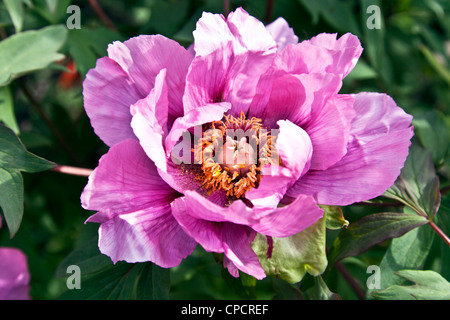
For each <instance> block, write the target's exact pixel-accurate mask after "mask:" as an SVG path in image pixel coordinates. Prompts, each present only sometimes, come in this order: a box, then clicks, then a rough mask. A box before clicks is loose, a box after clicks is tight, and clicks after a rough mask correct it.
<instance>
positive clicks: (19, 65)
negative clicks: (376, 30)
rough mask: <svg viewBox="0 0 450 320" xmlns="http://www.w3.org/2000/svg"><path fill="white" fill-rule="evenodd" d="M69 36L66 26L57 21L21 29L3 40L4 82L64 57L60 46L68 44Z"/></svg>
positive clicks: (0, 79) (0, 73)
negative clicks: (57, 23) (20, 31)
mask: <svg viewBox="0 0 450 320" xmlns="http://www.w3.org/2000/svg"><path fill="white" fill-rule="evenodd" d="M66 36H67V29H66V27H64V26H62V25H55V26H49V27H45V28H43V29H40V30H31V31H25V32H22V33H18V34H15V35H12V36H10V37H8V38H6V39H5V40H3V41H1V42H0V61H2V63H1V64H0V86H4V85H6V84H8V83H9V82H10V81H11V80H13V79H14V78H17V77H19V76H21V75H23V74H25V73H28V72H31V71H36V70H39V69H43V68H45V67H47V66H48V65H49V64H50V63H52V62H54V61H58V60H60V59H62V58H63V57H64V56H63V55H62V54H61V53H58V50H59V49H60V48H61V47H62V45H63V44H64V42H65V40H66Z"/></svg>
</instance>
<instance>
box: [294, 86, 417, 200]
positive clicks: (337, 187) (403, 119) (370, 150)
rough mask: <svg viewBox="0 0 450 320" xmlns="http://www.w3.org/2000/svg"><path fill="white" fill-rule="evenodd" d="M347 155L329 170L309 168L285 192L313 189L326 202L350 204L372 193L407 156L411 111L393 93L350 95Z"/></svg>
mask: <svg viewBox="0 0 450 320" xmlns="http://www.w3.org/2000/svg"><path fill="white" fill-rule="evenodd" d="M354 99H355V101H354V105H353V107H354V110H355V117H354V119H353V120H352V123H351V130H350V140H349V143H348V146H347V153H346V155H345V156H344V157H343V158H342V159H341V160H340V161H338V162H337V163H336V164H334V165H333V166H331V167H330V168H328V169H327V170H324V171H321V170H310V171H309V172H308V173H307V174H306V175H304V176H303V177H302V178H301V179H299V180H298V181H297V182H296V183H295V185H294V186H293V187H292V188H291V189H290V190H288V192H287V196H289V197H294V198H295V197H296V196H298V195H300V194H308V195H312V196H314V197H315V198H316V200H317V202H318V203H320V204H325V205H341V206H344V205H349V204H352V203H354V202H359V201H365V200H369V199H372V198H375V197H377V196H379V195H381V194H382V193H383V192H384V191H386V190H387V189H388V188H389V187H390V186H391V185H392V184H393V183H394V182H395V180H396V179H397V177H398V176H399V174H400V170H401V168H402V167H403V165H404V162H405V160H406V157H407V156H408V150H409V146H410V144H411V141H410V139H411V137H412V136H413V134H414V132H413V128H412V127H410V124H411V120H412V117H411V116H410V115H408V114H406V113H405V112H404V111H403V110H402V109H401V108H399V107H398V106H397V105H396V104H395V102H394V101H393V100H392V98H391V97H389V96H387V95H385V94H379V93H359V94H357V95H354Z"/></svg>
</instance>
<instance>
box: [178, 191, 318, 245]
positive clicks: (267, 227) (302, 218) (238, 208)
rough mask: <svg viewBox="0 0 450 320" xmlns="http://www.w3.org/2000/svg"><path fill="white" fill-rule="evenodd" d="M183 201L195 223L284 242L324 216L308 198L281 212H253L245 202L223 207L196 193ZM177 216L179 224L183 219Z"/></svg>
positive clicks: (190, 194) (191, 193)
mask: <svg viewBox="0 0 450 320" xmlns="http://www.w3.org/2000/svg"><path fill="white" fill-rule="evenodd" d="M183 199H184V200H183V203H184V205H185V206H186V208H189V212H188V215H189V216H190V218H192V219H196V220H204V221H209V222H216V223H222V222H223V223H233V224H236V225H244V226H248V227H250V228H252V229H253V230H255V231H257V232H259V233H262V234H264V235H266V236H273V237H280V238H282V237H288V236H291V235H293V234H296V233H299V232H300V231H302V230H304V229H306V228H308V227H309V226H311V225H313V224H314V223H315V222H316V221H317V220H318V219H320V218H321V217H322V216H323V210H322V209H320V208H319V207H318V206H317V204H316V202H315V200H314V199H313V198H312V197H310V196H306V195H302V196H300V197H298V198H297V199H296V200H295V201H294V202H293V203H292V204H290V205H288V206H284V207H281V208H258V207H255V208H250V207H248V206H246V205H245V203H244V202H243V201H242V200H237V201H234V202H233V203H232V204H231V205H230V206H228V207H220V206H218V205H216V204H214V203H212V202H211V201H209V200H208V199H206V198H205V197H203V196H201V195H200V194H198V193H196V192H193V191H187V192H186V193H185V196H184V198H183ZM174 215H175V217H176V219H177V220H179V215H177V214H175V213H174ZM186 229H187V228H186V227H185V230H186ZM188 233H189V232H188ZM211 249H212V247H211Z"/></svg>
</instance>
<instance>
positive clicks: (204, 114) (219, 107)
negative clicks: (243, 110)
mask: <svg viewBox="0 0 450 320" xmlns="http://www.w3.org/2000/svg"><path fill="white" fill-rule="evenodd" d="M230 107H231V105H230V103H228V102H220V103H210V104H207V105H204V106H201V107H198V108H195V109H192V110H190V111H188V112H187V113H186V114H185V115H184V116H183V117H180V118H178V119H177V120H175V122H174V124H173V126H172V128H171V130H170V132H169V134H168V135H167V137H166V139H165V147H166V154H167V156H168V157H169V156H171V157H172V158H173V162H175V163H179V162H180V161H179V160H178V159H179V157H180V156H179V155H178V154H171V153H172V149H173V147H174V146H175V145H176V144H177V143H178V142H179V140H180V138H181V137H182V136H183V134H185V133H186V132H187V130H188V129H190V128H193V127H195V126H201V125H202V124H205V123H210V122H213V121H218V120H221V119H222V118H223V114H224V113H225V112H227V111H228V110H229V109H230ZM185 140H188V141H184V143H185V144H186V147H188V149H186V151H188V152H189V154H190V153H191V145H190V143H191V142H192V140H193V137H192V136H191V135H189V136H187V137H186V139H185Z"/></svg>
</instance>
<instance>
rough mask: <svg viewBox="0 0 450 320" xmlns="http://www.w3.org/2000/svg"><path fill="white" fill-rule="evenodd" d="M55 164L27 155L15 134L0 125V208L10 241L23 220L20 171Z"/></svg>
mask: <svg viewBox="0 0 450 320" xmlns="http://www.w3.org/2000/svg"><path fill="white" fill-rule="evenodd" d="M54 166H55V164H54V163H53V162H50V161H47V160H45V159H43V158H40V157H38V156H35V155H34V154H32V153H30V152H28V151H27V150H26V149H25V147H24V146H23V144H22V143H21V142H20V140H19V138H18V137H17V136H16V135H15V134H14V132H13V131H12V130H11V129H9V128H7V127H5V126H3V125H0V207H1V208H2V210H3V215H4V217H5V220H6V224H7V225H8V229H9V233H10V236H11V238H12V237H13V236H14V235H15V234H16V232H17V230H18V229H19V226H20V223H21V221H22V217H23V180H22V175H21V173H20V172H21V171H25V172H39V171H44V170H48V169H50V168H53V167H54Z"/></svg>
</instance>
